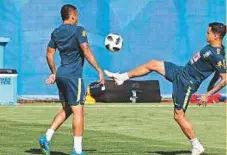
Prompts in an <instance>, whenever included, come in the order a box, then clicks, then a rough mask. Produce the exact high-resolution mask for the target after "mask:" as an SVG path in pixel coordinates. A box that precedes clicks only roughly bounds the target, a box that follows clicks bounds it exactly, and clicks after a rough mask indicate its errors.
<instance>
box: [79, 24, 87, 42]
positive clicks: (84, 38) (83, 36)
mask: <svg viewBox="0 0 227 155" xmlns="http://www.w3.org/2000/svg"><path fill="white" fill-rule="evenodd" d="M78 41H79V44H83V43H88V40H87V32H86V31H85V30H84V28H83V27H81V28H80V29H79V34H78Z"/></svg>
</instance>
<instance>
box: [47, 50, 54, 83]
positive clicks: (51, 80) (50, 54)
mask: <svg viewBox="0 0 227 155" xmlns="http://www.w3.org/2000/svg"><path fill="white" fill-rule="evenodd" d="M55 51H56V50H55V49H54V48H50V47H48V48H47V53H46V59H47V63H48V66H49V68H50V70H51V73H52V74H51V75H50V76H49V78H48V79H47V80H46V83H48V84H53V83H54V82H55V78H56V66H55V63H54V53H55Z"/></svg>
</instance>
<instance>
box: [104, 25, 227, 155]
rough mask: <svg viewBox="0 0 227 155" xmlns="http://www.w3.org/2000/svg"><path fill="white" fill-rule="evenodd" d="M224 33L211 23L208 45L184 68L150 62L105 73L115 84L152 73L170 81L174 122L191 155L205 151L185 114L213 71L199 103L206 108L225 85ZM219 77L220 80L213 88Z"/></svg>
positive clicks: (171, 64)
mask: <svg viewBox="0 0 227 155" xmlns="http://www.w3.org/2000/svg"><path fill="white" fill-rule="evenodd" d="M225 34H226V26H225V25H224V24H222V23H217V22H214V23H210V24H209V28H208V31H207V42H208V43H209V45H207V46H206V47H204V48H203V49H202V50H201V51H200V52H197V53H196V54H195V55H194V56H193V58H192V59H191V60H190V61H189V62H188V63H187V64H186V65H185V66H184V67H183V66H177V65H175V64H173V63H170V62H165V61H158V60H151V61H149V62H148V63H146V64H143V65H141V66H139V67H137V68H136V69H133V70H131V71H129V72H126V73H122V74H118V73H112V72H109V71H104V72H105V74H106V75H107V76H108V77H109V78H111V79H114V80H115V82H116V83H117V84H118V85H121V84H123V83H124V81H126V80H128V79H130V78H134V77H139V76H144V75H147V74H149V73H150V72H152V71H155V72H157V73H159V74H161V75H163V76H164V77H165V78H166V79H167V80H169V81H171V82H172V83H173V93H172V97H173V102H174V119H175V120H176V122H177V123H178V124H179V126H180V127H181V129H182V131H183V133H184V134H185V135H186V136H187V138H188V139H189V140H190V142H191V144H192V155H199V154H201V153H203V152H204V151H205V149H204V147H203V146H202V144H201V143H200V142H199V141H198V139H197V138H196V136H195V133H194V131H193V129H192V125H191V123H190V122H189V121H188V120H187V119H186V117H185V112H186V109H187V106H188V102H189V99H190V97H191V95H192V94H193V93H194V92H196V91H197V89H198V88H199V86H200V84H201V83H202V81H204V80H205V79H206V78H207V77H208V76H210V75H211V74H212V73H214V72H215V74H214V77H213V78H212V80H211V82H210V84H209V86H208V92H207V93H205V94H204V95H202V96H201V98H200V103H202V104H205V105H206V103H207V100H208V96H210V95H212V94H214V93H216V92H217V91H219V90H220V89H222V88H223V87H224V86H225V85H226V63H225V50H224V46H223V44H222V40H223V37H224V36H225ZM219 77H220V78H221V80H220V81H219V82H218V83H217V84H216V85H215V83H216V82H217V80H218V79H219ZM214 85H215V86H214Z"/></svg>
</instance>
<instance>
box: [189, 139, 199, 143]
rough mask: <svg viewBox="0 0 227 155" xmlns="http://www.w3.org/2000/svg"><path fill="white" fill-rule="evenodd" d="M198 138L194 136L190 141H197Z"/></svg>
mask: <svg viewBox="0 0 227 155" xmlns="http://www.w3.org/2000/svg"><path fill="white" fill-rule="evenodd" d="M197 140H198V139H197V138H193V139H190V142H194V141H197Z"/></svg>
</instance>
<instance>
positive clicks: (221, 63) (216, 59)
mask: <svg viewBox="0 0 227 155" xmlns="http://www.w3.org/2000/svg"><path fill="white" fill-rule="evenodd" d="M208 52H210V51H208ZM208 52H205V53H204V56H205V57H206V58H207V59H208V61H209V62H210V63H211V64H212V65H213V66H214V67H215V69H216V70H217V71H218V72H219V73H226V61H225V58H224V57H223V56H222V55H220V54H216V53H215V54H214V53H211V54H210V53H208Z"/></svg>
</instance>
